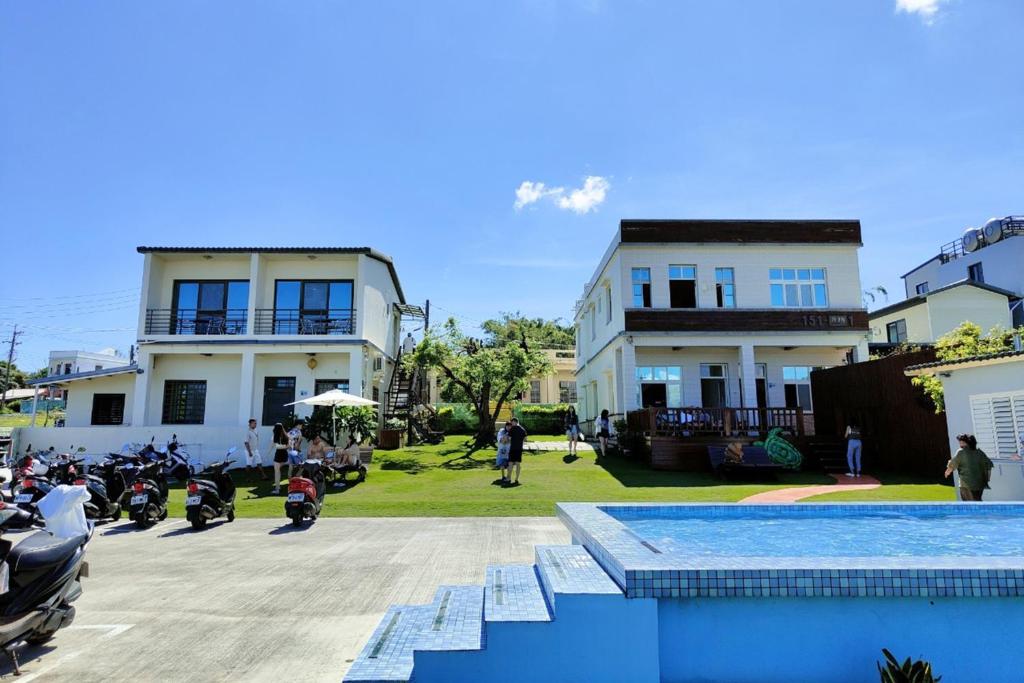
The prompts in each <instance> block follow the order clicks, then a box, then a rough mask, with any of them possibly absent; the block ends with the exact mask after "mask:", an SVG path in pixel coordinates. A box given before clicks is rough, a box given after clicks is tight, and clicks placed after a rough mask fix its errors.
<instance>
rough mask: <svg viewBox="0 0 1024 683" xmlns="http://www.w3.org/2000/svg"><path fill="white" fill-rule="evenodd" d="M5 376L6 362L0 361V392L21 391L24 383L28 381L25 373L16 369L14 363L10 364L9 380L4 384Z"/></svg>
mask: <svg viewBox="0 0 1024 683" xmlns="http://www.w3.org/2000/svg"><path fill="white" fill-rule="evenodd" d="M7 376H8V375H7V361H6V360H0V391H7V390H8V389H22V388H24V386H25V381H26V380H27V379H29V378H28V376H27V375H26V374H25V371H24V370H21V369H20V368H18V366H17V365H15V364H14V363H11V374H10V380H9V381H8V382H5V379H6V378H7Z"/></svg>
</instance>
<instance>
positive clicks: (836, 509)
mask: <svg viewBox="0 0 1024 683" xmlns="http://www.w3.org/2000/svg"><path fill="white" fill-rule="evenodd" d="M595 507H596V508H597V509H598V510H600V511H601V512H603V513H604V514H606V515H608V516H609V517H611V518H613V519H616V520H619V521H623V520H634V519H650V518H652V517H655V518H657V517H661V518H669V519H678V518H687V517H689V518H695V517H697V518H711V517H717V518H730V517H776V516H779V515H785V516H787V517H849V516H851V515H856V516H858V517H864V516H884V515H915V516H923V517H931V516H934V517H942V516H949V515H965V516H974V517H976V516H982V515H999V516H1004V517H1005V516H1014V517H1020V518H1021V522H1022V523H1024V505H1020V504H1012V503H983V504H978V503H972V504H969V505H965V504H958V503H943V504H915V503H910V504H907V503H903V504H891V503H861V504H857V505H833V504H816V503H803V504H800V505H774V504H772V505H738V504H733V505H713V504H712V505H706V504H694V505H658V504H657V503H654V504H648V505H601V504H598V505H596V506H595Z"/></svg>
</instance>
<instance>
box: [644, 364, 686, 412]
mask: <svg viewBox="0 0 1024 683" xmlns="http://www.w3.org/2000/svg"><path fill="white" fill-rule="evenodd" d="M636 392H637V402H638V403H639V405H640V406H642V407H644V408H648V407H669V408H681V407H682V405H683V369H682V368H681V367H679V366H673V365H669V366H661V365H659V366H650V365H643V366H637V368H636Z"/></svg>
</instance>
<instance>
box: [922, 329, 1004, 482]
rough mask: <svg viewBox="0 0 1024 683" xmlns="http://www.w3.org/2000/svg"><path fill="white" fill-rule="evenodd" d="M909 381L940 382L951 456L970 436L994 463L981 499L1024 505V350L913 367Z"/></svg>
mask: <svg viewBox="0 0 1024 683" xmlns="http://www.w3.org/2000/svg"><path fill="white" fill-rule="evenodd" d="M906 374H907V375H908V376H910V377H919V376H923V375H933V376H937V377H938V378H939V380H940V381H941V382H942V389H943V394H944V398H945V403H946V423H947V424H948V425H949V443H950V450H951V452H953V453H955V452H956V451H957V449H958V448H959V446H958V444H957V441H956V436H957V435H958V434H962V433H972V434H974V436H975V437H976V438H977V439H978V447H979V448H981V449H982V450H983V451H985V453H986V454H988V456H989V457H990V458H992V460H993V461H994V462H995V463H996V469H995V470H994V472H993V476H992V482H991V485H992V491H991V493H990V494H986V496H985V500H1024V460H1022V458H1024V350H1022V349H1021V347H1020V343H1019V340H1018V344H1017V350H1014V351H1005V352H1003V353H995V354H989V355H986V356H974V357H970V358H960V359H957V360H951V361H935V362H932V363H924V364H921V365H912V366H910V367H908V368H907V369H906Z"/></svg>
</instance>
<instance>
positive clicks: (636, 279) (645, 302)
mask: <svg viewBox="0 0 1024 683" xmlns="http://www.w3.org/2000/svg"><path fill="white" fill-rule="evenodd" d="M650 307H651V269H650V268H634V269H633V308H650Z"/></svg>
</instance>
